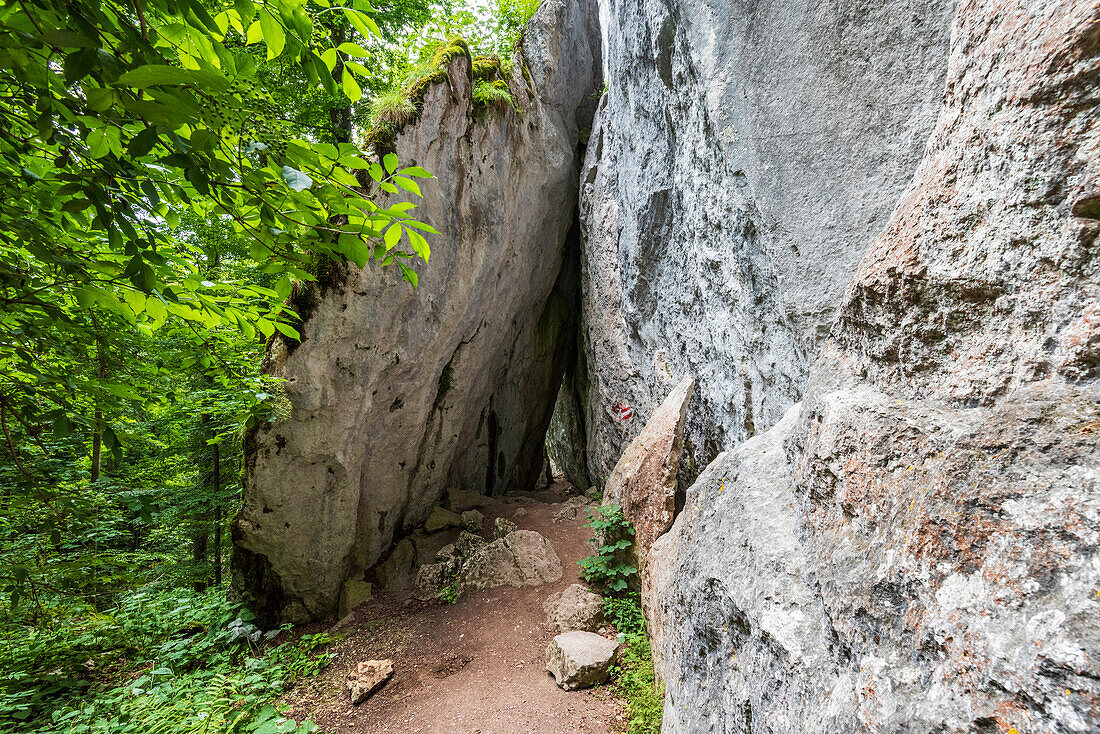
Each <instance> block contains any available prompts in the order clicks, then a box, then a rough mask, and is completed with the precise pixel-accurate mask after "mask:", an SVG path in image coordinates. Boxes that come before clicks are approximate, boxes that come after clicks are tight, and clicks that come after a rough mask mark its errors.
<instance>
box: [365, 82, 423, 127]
mask: <svg viewBox="0 0 1100 734" xmlns="http://www.w3.org/2000/svg"><path fill="white" fill-rule="evenodd" d="M416 114H417V109H416V105H414V104H413V103H412V100H410V99H409V97H408V95H407V94H406V93H405V91H404V90H401V89H390V90H388V91H385V92H382V93H381V94H379V95H378V96H377V97H375V98H374V101H373V102H371V107H370V117H371V122H372V124H374V125H390V126H393V127H397V128H400V127H401V126H402V125H404V124H405V123H407V122H409V121H410V120H412V119H413V118H414V117H415V116H416Z"/></svg>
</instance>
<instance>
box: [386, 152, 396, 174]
mask: <svg viewBox="0 0 1100 734" xmlns="http://www.w3.org/2000/svg"><path fill="white" fill-rule="evenodd" d="M397 163H398V160H397V154H396V153H386V155H385V157H384V158H382V165H384V166H385V167H386V173H393V172H394V171H396V170H397Z"/></svg>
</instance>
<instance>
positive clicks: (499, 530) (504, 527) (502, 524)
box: [493, 517, 519, 540]
mask: <svg viewBox="0 0 1100 734" xmlns="http://www.w3.org/2000/svg"><path fill="white" fill-rule="evenodd" d="M518 527H519V526H518V525H516V524H515V523H514V522H512V521H511V520H508V519H505V518H503V517H498V518H497V519H496V520H493V538H494V539H495V540H500V539H501V538H503V537H504V536H506V535H508V534H509V533H514V532H515V531H516V529H517V528H518Z"/></svg>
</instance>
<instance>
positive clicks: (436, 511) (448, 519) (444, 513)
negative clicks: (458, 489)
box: [424, 507, 462, 533]
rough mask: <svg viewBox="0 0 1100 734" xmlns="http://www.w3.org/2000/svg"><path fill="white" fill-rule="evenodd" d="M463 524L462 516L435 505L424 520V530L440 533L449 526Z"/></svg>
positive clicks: (453, 526)
mask: <svg viewBox="0 0 1100 734" xmlns="http://www.w3.org/2000/svg"><path fill="white" fill-rule="evenodd" d="M460 525H462V516H461V515H459V514H458V513H457V512H452V511H451V510H448V509H446V508H443V507H434V508H432V512H431V514H430V515H428V519H427V520H425V521H424V530H425V531H427V532H429V533H438V532H439V531H440V530H446V529H447V528H457V527H459V526H460Z"/></svg>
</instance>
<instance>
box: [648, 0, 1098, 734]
mask: <svg viewBox="0 0 1100 734" xmlns="http://www.w3.org/2000/svg"><path fill="white" fill-rule="evenodd" d="M889 6H890V3H876V4H875V8H874V9H873V10H872V11H870V12H868V11H864V14H865V17H866V18H867V19H868V22H873V23H876V24H881V23H883V22H885V19H886V17H887V16H886V15H882V14H881V13H879V12H878V10H879V8H884V9H888V8H889ZM891 17H892V16H891ZM927 19H928V20H930V21H933V20H936V17H934V16H929V17H928V18H927ZM1098 23H1100V8H1098V7H1097V5H1096V3H1095V2H1085V1H1084V0H1080V1H1072V0H1063V1H1061V2H1058V1H1052V2H1047V3H1040V4H1031V3H1007V4H1006V3H1003V2H1000V1H999V0H974V1H973V2H968V3H960V4H959V5H958V7H957V10H956V12H955V17H954V22H953V26H952V30H951V47H950V51H949V52H948V53H946V54H945V58H946V68H947V70H948V74H947V80H946V85H945V92H944V94H943V96H942V99H941V102H940V106H939V111H938V114H937V122H936V125H935V129H934V130H933V131H932V133H931V136H930V138H929V139H928V141H927V144H926V145H925V146H924V158H923V160H922V162H921V164H920V166H919V168H918V169H917V171H916V172H915V174H914V176H913V178H912V180H911V182H910V184H909V186H908V188H907V190H906V192H905V194H904V195H903V196H902V197H901V199H900V200H899V201H898V202H897V205H896V207H895V210H894V214H893V216H892V218H891V219H890V221H889V223H888V224H887V226H886V227H885V228H884V229H883V231H882V232H881V233H880V234H879V235H878V236H877V237H876V238H874V240H873V241H872V242H871V245H870V248H869V250H868V251H867V253H866V256H865V257H864V258H863V260H862V262H861V263H860V265H859V267H858V270H857V272H856V274H855V277H854V279H853V281H852V283H851V284H850V286H849V287H848V289H847V292H846V295H845V297H844V299H843V301H842V302H841V308H840V312H839V317H838V320H837V322H836V324H835V326H834V327H833V330H832V333H831V336H830V338H829V339H828V340H827V341H826V342H825V343H824V345H823V347H822V349H821V350H820V352H819V354H818V357H817V359H816V361H815V362H814V365H813V367H812V370H811V372H810V379H809V383H808V386H807V389H806V395H805V398H804V400H803V401H802V403H801V404H799V405H796V406H794V407H792V408H791V409H790V410H789V411H788V413H787V414H786V416H785V417H784V418H783V419H782V420H781V421H780V422H779V423H778V424H777V425H775V426H774V427H773V428H771V429H770V430H768V431H767V432H765V433H764V434H763V435H760V436H757V437H755V438H753V439H752V440H750V441H748V442H746V443H744V444H742V445H740V446H738V447H736V448H734V449H732V450H730V451H729V452H726V453H723V454H721V455H720V456H719V457H718V458H717V459H716V460H715V461H714V462H713V463H712V464H711V465H710V467H709V468H708V469H707V470H706V471H704V472H703V474H702V475H701V476H700V477H699V479H698V481H697V482H696V483H695V484H694V485H693V486H692V487H691V489H690V490H689V491H688V495H687V500H686V506H685V509H684V510H683V511H682V512H681V513H680V515H679V516H678V517H677V519H676V522H675V523H674V525H673V528H672V529H671V530H670V531H669V532H668V533H667V534H665V535H664V536H662V537H661V538H660V539H658V540H657V542H656V543H655V544H654V545H653V547H652V548H651V549H650V556H649V558H650V562H649V564H648V565H647V568H646V573H645V593H644V596H645V607H646V609H647V615H648V617H649V623H650V627H651V629H652V630H653V633H654V646H655V651H656V658H657V665H658V670H659V672H660V674H661V675H662V677H663V679H664V681H665V684H666V686H667V697H666V701H667V703H668V705H667V706H666V708H665V719H664V727H665V731H677V732H679V731H684V732H704V731H707V732H710V731H744V730H751V729H753V728H755V726H756V722H767V723H766V726H767V727H768V728H769V729H771V730H774V731H793V730H798V731H807V732H836V731H882V732H887V731H911V732H941V731H957V732H964V731H974V732H984V731H990V732H992V731H1011V730H1013V729H1015V730H1017V731H1021V732H1028V731H1037V732H1054V731H1057V732H1091V731H1096V730H1097V729H1098V728H1100V713H1098V709H1097V706H1096V702H1097V701H1098V700H1100V682H1098V681H1100V636H1098V635H1097V632H1096V630H1097V629H1100V600H1098V598H1097V593H1096V592H1097V589H1098V588H1100V564H1098V563H1097V538H1100V430H1098V429H1100V385H1098V381H1097V378H1098V377H1100V348H1098V346H1097V345H1098V344H1100V309H1098V308H1097V306H1096V304H1097V303H1100V281H1098V279H1097V277H1096V273H1097V271H1098V261H1097V248H1096V243H1097V241H1098V239H1100V211H1098V210H1100V207H1098V206H1097V201H1100V197H1098V193H1097V192H1100V155H1098V152H1100V87H1098V86H1097V84H1096V79H1097V78H1100V54H1098V53H1097V50H1098V48H1100V47H1098V38H1100V37H1098V35H1097V28H1098V27H1100V25H1098ZM765 27H766V26H765ZM849 35H851V33H850V32H848V33H846V36H849ZM895 52H896V49H888V50H884V51H879V50H877V49H876V50H875V51H874V52H873V55H872V58H874V57H875V56H874V54H879V53H885V54H888V55H889V54H893V53H895ZM819 53H820V55H821V56H823V57H824V58H828V57H829V54H830V53H831V52H830V51H829V49H828V48H825V49H821V50H820V51H819ZM906 63H908V62H906ZM868 68H882V67H881V63H876V64H872V65H870V66H869V67H868ZM750 722H752V723H750Z"/></svg>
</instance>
